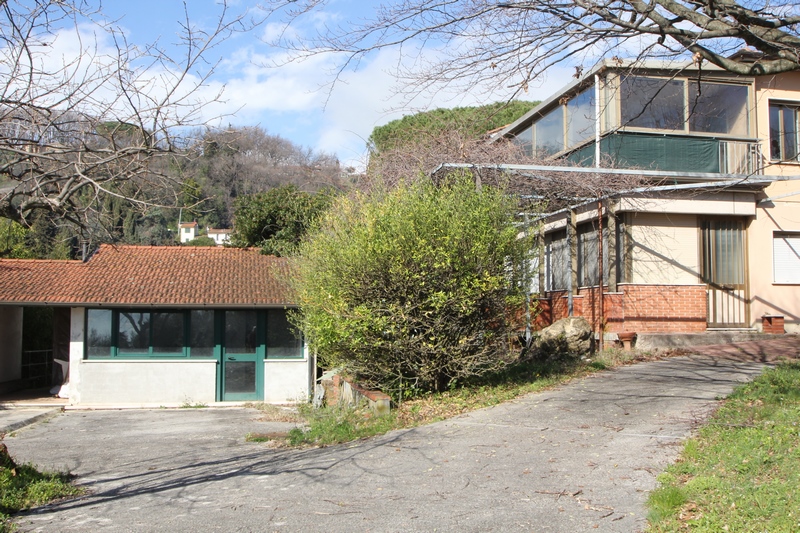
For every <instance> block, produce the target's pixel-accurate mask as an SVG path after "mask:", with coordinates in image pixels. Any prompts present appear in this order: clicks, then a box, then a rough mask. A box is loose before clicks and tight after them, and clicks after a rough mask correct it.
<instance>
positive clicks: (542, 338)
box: [533, 316, 594, 360]
mask: <svg viewBox="0 0 800 533" xmlns="http://www.w3.org/2000/svg"><path fill="white" fill-rule="evenodd" d="M593 340H594V335H593V332H592V326H591V325H590V324H589V321H588V320H586V319H585V318H584V317H582V316H577V317H576V316H573V317H567V318H562V319H561V320H559V321H558V322H556V323H554V324H553V325H552V326H548V327H546V328H544V329H543V330H541V331H540V332H539V335H538V336H537V338H536V340H535V341H534V344H533V353H534V357H536V358H537V359H541V360H546V359H556V358H563V357H581V356H583V355H586V354H588V353H590V352H591V351H592V343H593Z"/></svg>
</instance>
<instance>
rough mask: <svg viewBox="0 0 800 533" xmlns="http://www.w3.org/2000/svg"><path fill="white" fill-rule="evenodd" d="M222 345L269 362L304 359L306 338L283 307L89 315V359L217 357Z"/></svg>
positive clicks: (119, 311) (94, 311)
mask: <svg viewBox="0 0 800 533" xmlns="http://www.w3.org/2000/svg"><path fill="white" fill-rule="evenodd" d="M223 325H224V327H223ZM265 332H266V334H265ZM222 346H224V347H225V349H226V350H227V351H228V352H229V353H235V354H261V355H260V356H265V357H267V358H270V359H272V358H302V357H303V356H304V350H303V339H302V337H300V336H298V335H296V334H295V330H294V329H293V328H292V326H291V325H290V324H289V321H288V319H287V318H286V310H284V309H270V310H266V311H264V310H262V311H257V310H254V309H247V310H227V311H224V310H218V311H214V310H209V309H195V310H186V311H178V310H152V311H144V310H140V309H113V310H112V309H88V310H87V311H86V357H87V358H90V359H94V358H117V357H120V358H142V357H156V358H158V357H166V358H174V357H216V356H217V355H218V354H219V353H220V352H219V351H218V350H217V348H218V347H222Z"/></svg>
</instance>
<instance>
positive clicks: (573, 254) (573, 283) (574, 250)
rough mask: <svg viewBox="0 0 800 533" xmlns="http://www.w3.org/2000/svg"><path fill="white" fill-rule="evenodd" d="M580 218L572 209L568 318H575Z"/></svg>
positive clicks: (569, 245)
mask: <svg viewBox="0 0 800 533" xmlns="http://www.w3.org/2000/svg"><path fill="white" fill-rule="evenodd" d="M577 227H578V216H577V215H576V214H575V211H574V210H572V209H570V211H569V221H568V222H567V248H568V250H569V277H568V278H567V311H568V314H567V316H574V314H575V307H574V298H573V297H572V296H573V295H572V293H573V292H574V291H575V290H576V288H577V287H578V239H577Z"/></svg>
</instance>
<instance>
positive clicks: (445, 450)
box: [5, 337, 798, 533]
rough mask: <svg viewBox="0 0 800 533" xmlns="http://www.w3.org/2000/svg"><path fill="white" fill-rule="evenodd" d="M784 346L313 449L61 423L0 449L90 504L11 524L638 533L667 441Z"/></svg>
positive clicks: (626, 373) (158, 423) (168, 419)
mask: <svg viewBox="0 0 800 533" xmlns="http://www.w3.org/2000/svg"><path fill="white" fill-rule="evenodd" d="M781 343H783V344H781ZM797 345H798V343H797V339H796V338H794V337H793V338H783V339H781V341H780V343H777V344H775V348H771V347H770V346H767V345H765V344H763V343H762V344H761V345H758V346H756V347H755V348H753V349H745V350H741V349H733V350H727V351H726V350H721V349H718V350H717V352H714V351H713V349H704V350H703V351H704V353H705V354H706V355H696V356H690V357H679V358H673V359H668V360H664V361H658V362H652V363H641V364H637V365H633V366H628V367H624V368H621V369H619V370H615V371H611V372H604V373H601V374H597V375H594V376H591V377H588V378H585V379H581V380H576V381H574V382H572V383H570V384H568V385H565V386H562V387H560V388H558V389H556V390H552V391H548V392H544V393H540V394H532V395H528V396H525V397H523V398H520V399H518V400H515V401H512V402H508V403H506V404H503V405H499V406H496V407H493V408H490V409H484V410H481V411H476V412H473V413H470V414H467V415H463V416H460V417H457V418H454V419H451V420H447V421H444V422H440V423H436V424H431V425H428V426H424V427H420V428H415V429H410V430H403V431H396V432H392V433H390V434H388V435H385V436H383V437H379V438H374V439H370V440H365V441H359V442H356V443H351V444H347V445H341V446H333V447H328V448H322V449H308V450H286V449H270V448H268V447H266V446H265V445H263V444H258V443H248V442H245V439H244V437H245V435H246V434H247V433H248V432H254V433H265V432H269V431H274V430H277V429H280V428H278V427H277V426H275V425H273V424H271V423H266V422H259V421H258V420H257V418H258V416H259V413H258V412H257V411H254V410H248V409H182V410H152V411H138V410H137V411H68V412H65V413H63V414H61V415H59V416H57V417H55V418H52V419H50V420H49V421H48V422H46V423H41V422H40V423H37V424H35V425H33V426H31V427H29V428H26V429H24V430H21V431H18V432H17V433H16V434H15V435H14V436H13V437H6V441H5V442H6V444H7V445H8V447H9V449H10V451H11V453H12V454H13V455H14V456H15V457H16V458H17V459H18V460H21V461H31V462H33V463H36V464H37V465H40V466H43V467H50V468H60V469H68V470H70V471H72V472H73V473H75V474H77V475H78V482H79V483H81V484H83V485H84V486H86V487H87V488H88V489H89V491H90V493H89V494H88V495H87V496H84V497H82V498H79V499H76V500H71V501H65V502H62V503H59V504H55V505H51V506H48V507H45V508H42V509H39V510H37V511H34V512H31V513H28V514H25V515H22V516H20V517H19V518H18V523H19V525H20V529H21V530H22V531H52V532H56V531H59V532H60V531H156V530H160V531H326V532H338V531H341V532H351V531H375V532H384V531H387V532H388V531H398V532H399V531H510V530H519V531H547V532H570V533H572V532H575V531H626V532H627V531H638V530H639V529H640V528H642V527H643V526H644V524H645V512H646V511H645V508H644V502H645V500H646V498H647V492H648V491H650V490H651V489H653V488H654V487H655V485H656V481H655V477H656V475H657V474H658V473H659V472H660V471H661V470H662V469H663V468H664V467H665V466H666V465H667V464H668V463H670V462H671V461H673V460H674V459H675V457H676V454H677V453H678V452H679V450H680V446H679V445H680V442H681V440H682V439H684V438H685V437H686V436H687V435H689V434H690V432H691V430H692V429H693V428H694V427H695V426H696V424H697V423H698V422H700V421H702V420H703V419H704V418H705V417H706V416H707V415H708V413H709V412H710V411H711V410H712V409H713V408H714V406H715V405H716V400H717V399H718V398H720V397H722V396H724V395H726V394H728V393H729V392H730V391H731V389H732V388H733V387H734V386H735V385H736V384H738V383H740V382H744V381H747V380H749V379H751V378H752V377H754V376H755V375H756V374H758V373H759V372H760V371H761V370H762V369H763V367H764V365H765V364H767V363H768V362H769V361H770V360H772V359H774V356H775V355H780V353H779V352H780V351H781V350H783V351H784V352H786V351H793V352H794V353H793V355H796V352H797ZM764 346H767V347H766V348H765V347H764ZM709 353H712V354H714V355H707V354H709ZM748 354H750V355H748Z"/></svg>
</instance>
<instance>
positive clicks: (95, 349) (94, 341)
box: [86, 309, 112, 357]
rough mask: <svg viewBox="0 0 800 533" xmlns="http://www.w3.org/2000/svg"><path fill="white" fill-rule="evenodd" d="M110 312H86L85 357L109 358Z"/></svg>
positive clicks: (92, 310) (102, 310) (90, 310)
mask: <svg viewBox="0 0 800 533" xmlns="http://www.w3.org/2000/svg"><path fill="white" fill-rule="evenodd" d="M111 314H112V313H111V310H110V309H89V310H88V311H87V312H86V356H87V357H110V356H111Z"/></svg>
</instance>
